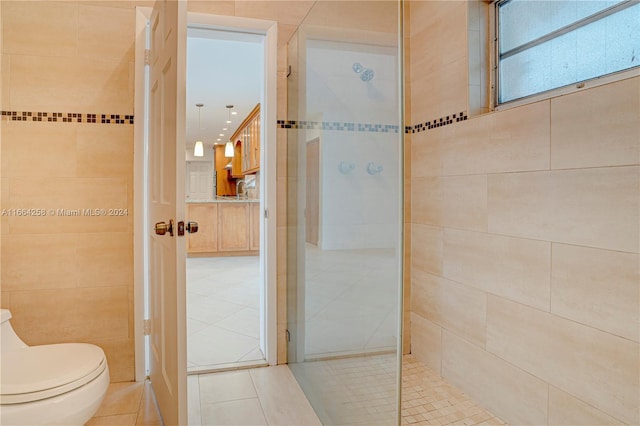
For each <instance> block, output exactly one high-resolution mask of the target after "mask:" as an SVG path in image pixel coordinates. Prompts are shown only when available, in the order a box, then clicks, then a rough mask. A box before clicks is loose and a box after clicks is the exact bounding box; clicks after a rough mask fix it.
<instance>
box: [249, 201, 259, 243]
mask: <svg viewBox="0 0 640 426" xmlns="http://www.w3.org/2000/svg"><path fill="white" fill-rule="evenodd" d="M261 217H262V216H261V215H260V203H249V220H250V221H251V223H250V229H249V231H250V235H249V248H250V249H251V250H260V218H261Z"/></svg>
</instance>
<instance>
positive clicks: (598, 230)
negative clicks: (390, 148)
mask: <svg viewBox="0 0 640 426" xmlns="http://www.w3.org/2000/svg"><path fill="white" fill-rule="evenodd" d="M468 6H469V8H468V9H467V10H468V13H470V14H471V13H474V14H477V13H478V10H475V9H474V8H475V7H476V6H477V5H476V4H475V3H473V4H472V3H470V4H469V5H468ZM410 7H411V24H412V27H411V30H412V31H411V40H410V43H411V50H410V56H411V71H412V73H411V81H410V88H411V99H412V106H411V107H412V110H411V112H412V114H411V123H412V124H416V123H422V122H426V121H428V120H432V119H433V118H435V117H441V116H446V115H448V114H453V113H456V112H459V111H458V110H460V111H465V110H466V108H467V105H469V107H470V108H471V107H473V105H475V104H477V103H476V101H477V99H473V97H474V96H477V94H474V93H473V92H472V91H469V90H468V88H467V86H466V85H467V80H465V81H462V80H460V81H457V80H456V81H454V79H453V77H452V76H453V75H455V73H456V71H454V70H452V69H451V66H452V64H456V61H461V62H462V63H463V65H464V69H465V72H473V69H474V67H473V66H471V65H473V64H471V63H470V62H469V61H474V60H477V58H475V57H476V56H477V53H478V52H469V50H468V49H469V48H468V46H475V44H476V42H477V40H467V41H469V43H466V41H465V43H462V42H460V43H457V44H456V43H455V40H456V39H458V38H462V39H464V37H475V36H476V35H477V34H471V33H473V32H474V31H475V32H477V31H478V28H476V27H471V26H470V27H469V28H467V23H466V22H467V21H466V20H465V19H463V18H462V15H464V11H465V9H464V7H463V6H459V4H458V3H457V2H435V1H433V2H431V1H412V2H411V6H410ZM457 8H459V9H457ZM469 18H472V16H469ZM469 21H470V22H471V25H473V19H469ZM438 22H446V23H448V27H449V28H448V29H447V30H446V31H444V30H442V29H441V25H440V24H439V23H438ZM446 38H449V40H445V39H446ZM452 43H453V46H452ZM438 46H451V47H450V48H451V49H455V52H446V53H444V52H438V49H440V47H438ZM467 57H469V58H471V59H470V60H467V59H466V58H467ZM474 58H475V59H474ZM468 63H469V67H468V68H467V64H468ZM467 70H468V71H467ZM461 73H462V72H461ZM434 76H435V78H436V81H438V82H440V83H441V84H445V83H447V84H449V85H454V86H455V87H453V86H448V87H447V90H446V94H445V95H442V93H441V92H439V91H431V90H429V87H431V86H430V85H431V84H432V82H431V81H429V80H430V79H432V78H434ZM473 78H474V76H471V75H470V76H469V80H468V81H472V80H473ZM463 86H464V87H463ZM454 104H455V105H458V106H456V107H455V108H453V107H452V105H454ZM639 116H640V78H638V77H635V78H629V79H626V80H622V81H619V82H616V83H611V84H606V85H602V86H599V87H595V88H588V89H585V90H582V91H579V92H576V93H573V94H569V95H565V96H561V97H555V98H552V99H550V100H545V101H540V102H537V103H533V104H528V105H524V106H520V107H516V108H511V109H506V110H503V111H500V112H494V113H490V114H484V115H477V116H475V117H473V118H470V119H469V120H466V121H463V122H460V123H454V124H451V125H448V126H445V127H441V128H437V129H433V130H427V131H424V132H420V133H413V134H411V151H410V152H411V171H412V179H411V184H410V185H411V192H412V194H411V200H412V206H411V252H410V255H411V262H410V264H411V286H412V290H411V291H412V303H411V306H412V309H411V329H412V340H411V351H412V353H413V354H414V355H415V356H416V358H418V359H419V360H421V361H423V362H425V363H426V364H427V365H429V366H430V367H432V368H434V369H435V370H436V371H439V372H440V374H441V375H442V376H443V377H444V378H445V379H447V380H450V381H451V382H452V383H453V384H455V385H457V386H459V387H460V388H462V389H463V390H464V391H465V392H466V393H468V394H469V395H471V396H472V397H474V398H476V399H478V400H479V401H480V402H481V403H483V404H485V406H486V407H487V408H488V409H489V410H491V411H492V412H494V413H495V414H496V415H498V416H499V417H501V418H502V419H503V420H505V421H506V422H507V423H513V424H576V425H578V424H582V425H594V424H638V423H640V415H639V412H640V407H639V401H640V394H639V392H640V391H639V389H640V370H639V368H640V367H639V366H640V345H639V340H640V338H639V329H640V322H639V321H640V312H639V311H640V309H639V302H640V288H639V287H640V284H639V283H640V271H639V268H640V267H639V265H640V263H639V262H640V258H639V254H638V253H639V250H640V249H639V247H640V241H639V239H640V229H639V225H640V120H638V117H639Z"/></svg>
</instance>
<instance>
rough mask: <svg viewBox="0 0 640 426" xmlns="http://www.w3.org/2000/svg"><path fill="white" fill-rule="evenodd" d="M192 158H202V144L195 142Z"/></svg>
mask: <svg viewBox="0 0 640 426" xmlns="http://www.w3.org/2000/svg"><path fill="white" fill-rule="evenodd" d="M193 156H194V157H204V144H203V143H202V141H196V144H195V146H194V147H193Z"/></svg>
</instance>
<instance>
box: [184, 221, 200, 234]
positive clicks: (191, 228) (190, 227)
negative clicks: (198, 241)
mask: <svg viewBox="0 0 640 426" xmlns="http://www.w3.org/2000/svg"><path fill="white" fill-rule="evenodd" d="M187 232H188V233H190V234H195V233H196V232H198V222H191V221H189V222H187Z"/></svg>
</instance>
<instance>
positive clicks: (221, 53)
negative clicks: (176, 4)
mask: <svg viewBox="0 0 640 426" xmlns="http://www.w3.org/2000/svg"><path fill="white" fill-rule="evenodd" d="M263 39H264V36H262V35H258V34H247V33H237V32H229V31H219V30H209V29H195V28H189V31H188V37H187V104H186V105H187V106H186V109H187V129H186V138H187V139H186V147H187V149H193V145H194V143H195V141H196V139H201V140H202V141H203V142H204V146H205V149H210V148H212V147H213V144H214V143H225V142H226V141H227V140H228V138H229V137H230V136H231V135H232V134H233V132H234V131H235V130H236V129H237V128H238V126H239V125H240V123H241V122H242V121H243V120H244V118H245V117H246V116H247V115H249V113H250V112H251V110H252V109H253V108H254V107H255V106H256V104H258V103H259V102H260V97H261V92H262V90H261V89H262V80H263V53H262V51H263V50H262V42H263ZM197 103H202V104H204V106H203V107H202V108H201V109H200V123H201V124H200V128H198V127H199V126H198V112H199V111H198V108H197V107H196V104H197ZM226 105H233V106H234V107H233V109H231V111H234V112H237V115H231V121H232V123H231V124H227V123H226V121H227V120H228V118H229V109H227V108H226ZM223 128H227V130H223ZM220 134H224V136H219V135H220ZM217 139H221V141H217Z"/></svg>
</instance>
